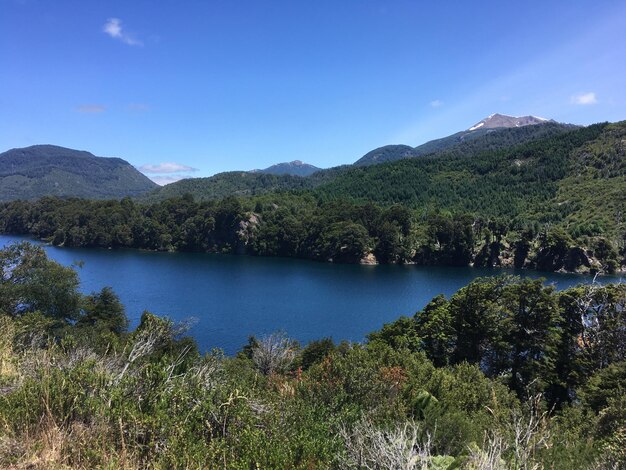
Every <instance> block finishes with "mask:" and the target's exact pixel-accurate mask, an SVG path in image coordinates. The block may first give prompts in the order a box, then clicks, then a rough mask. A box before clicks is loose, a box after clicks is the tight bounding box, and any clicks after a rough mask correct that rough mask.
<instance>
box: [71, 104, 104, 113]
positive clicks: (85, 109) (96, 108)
mask: <svg viewBox="0 0 626 470" xmlns="http://www.w3.org/2000/svg"><path fill="white" fill-rule="evenodd" d="M76 111H78V112H79V113H87V114H94V113H103V112H105V111H106V108H105V107H104V106H102V105H100V104H81V105H80V106H79V107H77V108H76Z"/></svg>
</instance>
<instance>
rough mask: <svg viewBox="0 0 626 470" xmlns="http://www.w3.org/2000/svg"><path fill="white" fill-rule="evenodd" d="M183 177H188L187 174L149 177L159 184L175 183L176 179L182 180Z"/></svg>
mask: <svg viewBox="0 0 626 470" xmlns="http://www.w3.org/2000/svg"><path fill="white" fill-rule="evenodd" d="M185 178H190V177H189V176H184V175H168V176H152V177H150V179H151V180H152V181H154V182H155V183H156V184H158V185H159V186H165V185H166V184H170V183H176V181H180V180H184V179H185Z"/></svg>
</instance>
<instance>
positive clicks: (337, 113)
mask: <svg viewBox="0 0 626 470" xmlns="http://www.w3.org/2000/svg"><path fill="white" fill-rule="evenodd" d="M0 60H1V62H0V63H1V64H2V65H1V66H0V151H4V150H6V149H9V148H14V147H23V146H28V145H33V144H40V143H51V144H56V145H62V146H66V147H71V148H77V149H83V150H89V151H91V152H92V153H94V154H96V155H100V156H119V157H122V158H124V159H126V160H128V161H129V162H131V163H132V164H133V165H136V166H138V167H139V166H146V168H149V169H151V170H152V171H153V172H158V171H161V173H152V174H151V175H152V176H155V175H156V176H160V177H162V178H176V177H180V176H182V175H192V176H208V175H211V174H214V173H217V172H221V171H228V170H236V169H242V170H247V169H253V168H264V167H267V166H269V165H271V164H273V163H277V162H283V161H291V160H295V159H299V160H303V161H306V162H308V163H312V164H314V165H317V166H320V167H329V166H334V165H338V164H343V163H351V162H353V161H355V160H357V159H358V158H360V157H361V156H362V155H363V154H365V153H366V152H368V151H369V150H371V149H373V148H375V147H379V146H381V145H385V144H392V143H403V144H409V145H418V144H421V143H423V142H425V141H428V140H430V139H433V138H438V137H443V136H446V135H449V134H451V133H454V132H456V131H459V130H462V129H466V128H468V127H470V126H471V125H473V124H474V123H476V122H477V121H479V120H481V119H482V118H484V117H485V116H487V115H489V114H491V113H494V112H500V113H504V114H511V115H526V114H534V115H538V116H542V117H546V118H553V119H556V120H558V121H562V122H572V123H577V124H590V123H593V122H599V121H619V120H623V119H626V2H624V1H620V2H617V1H614V2H612V1H602V2H598V1H593V2H592V1H585V0H578V1H571V0H570V1H562V2H550V1H545V0H544V1H534V0H531V1H525V2H503V1H501V0H500V1H493V2H491V1H476V2H461V1H438V2H432V1H419V2H418V1H401V0H397V1H368V0H359V1H357V0H342V1H340V2H338V1H336V0H335V1H324V0H317V1H314V2H312V1H306V2H305V1H299V0H289V1H272V0H264V1H260V0H259V1H244V0H241V1H237V0H219V1H214V0H204V1H189V0H188V1H184V2H183V1H177V2H176V1H170V0H159V1H154V0H150V1H139V0H134V1H129V0H125V1H106V0H100V1H92V0H55V1H51V0H0ZM164 163H168V164H169V165H162V164H164ZM148 166H150V167H148ZM194 170H196V171H194Z"/></svg>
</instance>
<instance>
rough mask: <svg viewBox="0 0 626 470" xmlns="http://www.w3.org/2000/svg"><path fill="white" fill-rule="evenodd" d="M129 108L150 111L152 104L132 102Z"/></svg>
mask: <svg viewBox="0 0 626 470" xmlns="http://www.w3.org/2000/svg"><path fill="white" fill-rule="evenodd" d="M127 108H128V110H129V111H137V112H144V111H150V109H152V108H151V107H150V105H147V104H145V103H130V104H129V105H128V106H127Z"/></svg>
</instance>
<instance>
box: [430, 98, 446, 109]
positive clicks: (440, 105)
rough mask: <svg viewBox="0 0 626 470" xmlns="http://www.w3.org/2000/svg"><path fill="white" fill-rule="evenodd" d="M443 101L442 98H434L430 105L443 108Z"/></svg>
mask: <svg viewBox="0 0 626 470" xmlns="http://www.w3.org/2000/svg"><path fill="white" fill-rule="evenodd" d="M443 104H444V103H443V101H441V100H432V101H431V102H430V107H431V108H441V107H442V106H443Z"/></svg>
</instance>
